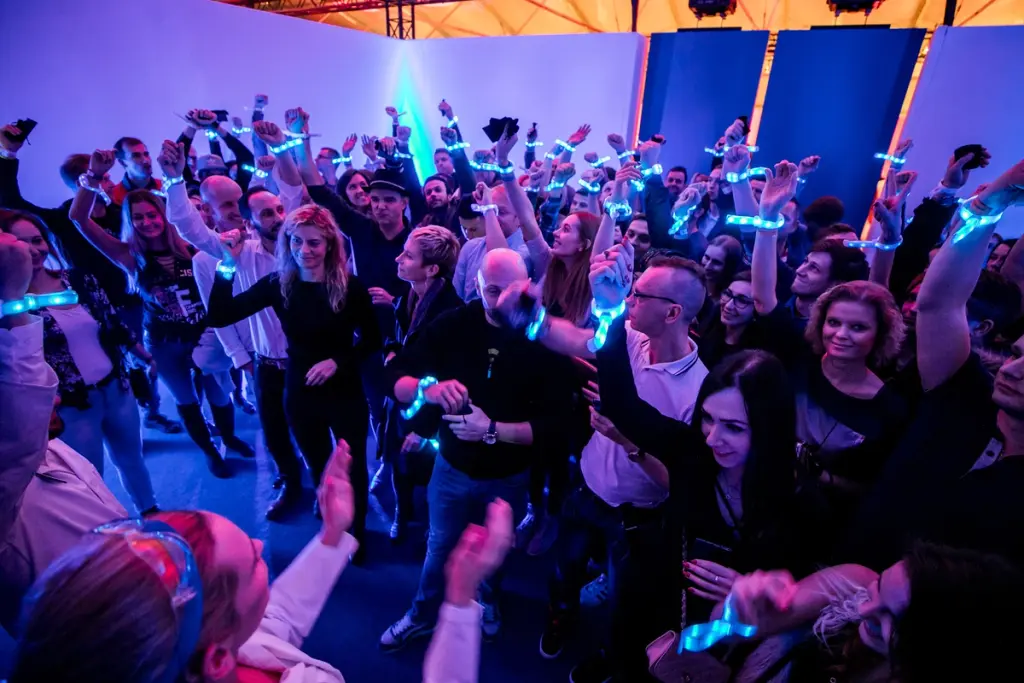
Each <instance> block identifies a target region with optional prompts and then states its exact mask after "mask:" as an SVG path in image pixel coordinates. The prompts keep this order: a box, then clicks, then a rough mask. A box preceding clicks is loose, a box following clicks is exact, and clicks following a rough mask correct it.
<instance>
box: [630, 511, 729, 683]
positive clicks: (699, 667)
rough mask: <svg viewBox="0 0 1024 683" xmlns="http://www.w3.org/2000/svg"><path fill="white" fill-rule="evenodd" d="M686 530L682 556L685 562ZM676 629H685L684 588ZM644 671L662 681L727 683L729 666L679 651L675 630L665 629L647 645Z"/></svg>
mask: <svg viewBox="0 0 1024 683" xmlns="http://www.w3.org/2000/svg"><path fill="white" fill-rule="evenodd" d="M686 556H687V552H686V530H685V529H684V530H683V557H682V561H683V562H686ZM680 571H682V567H680ZM680 613H681V615H682V617H681V619H680V622H679V631H680V633H682V630H683V629H684V628H686V590H685V589H684V590H683V591H682V598H681V612H680ZM647 662H648V671H650V672H651V675H652V676H654V677H655V678H657V679H658V680H659V681H661V682H662V683H691V682H692V683H728V681H729V679H730V678H732V667H730V666H729V665H728V664H725V663H724V662H722V661H721V660H719V659H718V658H716V657H715V656H713V655H711V654H710V653H708V652H689V651H686V650H683V651H682V652H680V651H679V633H676V632H675V631H666V632H665V633H663V634H662V635H660V636H659V637H658V638H657V639H656V640H655V641H654V642H652V643H651V644H650V645H648V646H647Z"/></svg>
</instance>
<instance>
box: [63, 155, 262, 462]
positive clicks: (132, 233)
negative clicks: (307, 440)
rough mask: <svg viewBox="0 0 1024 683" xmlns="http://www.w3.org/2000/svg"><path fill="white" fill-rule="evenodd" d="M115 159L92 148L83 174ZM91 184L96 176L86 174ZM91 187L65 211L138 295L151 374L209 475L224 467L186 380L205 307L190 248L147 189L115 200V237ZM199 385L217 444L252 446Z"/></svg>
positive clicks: (209, 382) (229, 412) (224, 405)
mask: <svg viewBox="0 0 1024 683" xmlns="http://www.w3.org/2000/svg"><path fill="white" fill-rule="evenodd" d="M113 163H114V152H113V151H112V150H107V151H103V150H96V151H95V152H93V154H92V157H91V158H90V160H89V174H88V176H87V177H89V178H93V177H97V178H102V177H103V174H104V173H106V172H107V170H109V169H110V167H111V166H112V165H113ZM89 182H91V183H94V182H96V181H93V180H90V181H89ZM95 198H96V193H95V188H93V189H88V188H84V187H83V188H80V189H79V191H78V193H77V194H76V195H75V199H74V201H73V202H72V204H71V210H70V213H69V215H70V217H71V220H73V221H74V222H75V224H76V225H77V226H78V229H79V230H80V231H81V232H82V234H83V235H84V236H85V238H86V239H88V240H89V241H90V242H91V243H92V245H93V246H94V247H96V249H98V250H99V251H100V252H101V253H102V254H103V255H104V256H106V257H107V258H108V259H110V260H111V261H113V262H114V263H115V264H117V265H118V266H120V267H121V268H122V269H123V270H124V271H125V273H127V274H128V283H129V288H130V289H131V290H132V291H135V292H138V293H139V294H140V295H141V296H142V299H143V309H144V319H143V323H142V325H143V330H144V338H145V342H144V343H145V345H146V348H147V350H148V351H149V352H150V353H151V354H152V355H153V358H154V359H155V360H156V366H157V373H158V375H159V376H160V379H162V380H163V381H164V384H166V385H167V388H168V390H170V392H171V395H172V396H173V397H174V402H175V403H177V404H178V414H179V415H181V419H182V422H184V423H185V429H186V430H187V431H188V434H189V436H190V437H192V441H194V442H195V444H196V445H197V446H199V448H200V449H201V450H202V451H203V454H204V455H205V456H206V461H207V465H208V466H209V468H210V471H211V472H213V474H214V476H217V477H229V476H231V472H230V470H229V469H228V467H227V463H226V462H225V461H224V457H223V456H222V455H221V453H220V450H218V448H217V447H216V446H215V445H214V443H213V441H212V440H211V438H210V430H209V428H208V427H207V425H206V419H205V418H204V417H203V413H202V409H201V406H200V403H199V395H198V393H197V392H196V388H195V386H194V384H193V381H192V367H193V362H192V352H193V351H194V350H195V348H196V345H197V344H198V343H199V338H200V337H201V336H202V334H203V331H204V330H205V329H206V309H205V308H204V307H203V302H202V299H201V298H200V296H199V289H198V287H197V285H196V281H195V278H194V277H193V276H192V257H193V256H194V255H195V250H194V249H193V248H192V247H190V246H189V245H188V244H187V243H186V242H185V241H184V240H183V239H182V238H181V236H180V235H178V232H177V230H175V229H174V228H173V226H171V224H170V223H169V222H168V221H167V214H166V211H165V208H164V202H163V200H162V199H160V198H159V197H157V196H156V195H154V194H153V193H152V192H149V191H148V190H132V191H131V192H129V193H128V194H127V195H126V196H125V200H124V204H123V205H122V212H123V217H122V220H121V238H120V239H118V238H117V237H115V236H114V235H111V234H110V233H109V232H107V231H106V230H104V229H103V228H102V227H101V226H100V225H98V224H97V223H96V222H95V221H94V220H93V219H92V215H91V211H92V203H93V201H94V200H95ZM202 384H203V389H204V393H205V394H206V399H207V401H208V402H209V403H210V407H211V410H212V412H213V419H214V423H215V424H216V425H217V428H218V430H219V431H220V433H221V438H222V440H223V442H224V445H225V446H227V447H228V448H230V449H231V450H234V451H236V452H239V453H241V454H243V455H246V456H251V455H252V454H253V453H252V448H251V447H250V446H249V445H248V444H245V443H244V442H242V441H241V440H240V439H238V437H236V436H235V433H234V406H233V405H232V404H231V398H230V396H228V394H227V393H226V392H225V391H224V390H223V389H222V388H221V386H220V384H219V383H218V382H217V380H216V378H214V377H212V376H209V375H204V376H203V380H202Z"/></svg>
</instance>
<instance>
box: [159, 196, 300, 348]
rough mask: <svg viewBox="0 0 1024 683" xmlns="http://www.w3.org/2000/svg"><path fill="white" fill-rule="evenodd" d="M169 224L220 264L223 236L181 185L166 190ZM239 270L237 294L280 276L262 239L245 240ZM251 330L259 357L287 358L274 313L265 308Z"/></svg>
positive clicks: (252, 318)
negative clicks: (208, 221) (206, 219)
mask: <svg viewBox="0 0 1024 683" xmlns="http://www.w3.org/2000/svg"><path fill="white" fill-rule="evenodd" d="M167 220H169V221H170V222H171V223H172V224H173V225H174V227H176V228H177V229H178V233H180V234H181V236H182V238H183V239H184V240H185V241H186V242H188V243H189V244H191V245H192V246H194V247H195V248H196V249H198V250H199V251H203V252H206V253H207V254H209V255H210V256H212V257H213V258H214V261H215V262H216V261H220V260H221V257H222V255H223V252H222V251H221V247H220V236H218V235H217V233H216V232H214V231H213V230H210V228H208V227H206V223H205V222H204V221H203V217H202V216H200V215H199V212H198V211H196V208H195V207H194V206H192V202H191V201H189V198H188V194H187V192H186V191H185V187H184V186H183V185H182V184H181V183H178V184H177V185H173V186H171V188H170V189H168V190H167ZM237 265H238V270H237V271H236V273H235V284H234V285H233V286H234V287H235V288H236V289H235V292H236V293H237V292H244V291H245V290H247V289H249V288H250V287H252V286H253V285H254V284H256V282H257V281H258V280H260V279H261V278H263V277H264V276H265V275H269V274H270V273H274V272H277V258H276V257H275V255H274V254H273V253H271V252H269V251H267V250H266V249H264V248H263V241H262V240H259V239H250V240H246V242H245V244H244V245H243V246H242V253H241V254H240V255H239V256H238V263H237ZM199 289H200V292H203V291H205V292H206V293H207V295H208V294H209V289H206V288H204V287H202V286H200V287H199ZM248 323H249V329H250V332H251V334H252V342H253V346H254V347H255V351H256V353H258V354H259V355H261V356H265V357H266V358H278V359H283V358H287V357H288V341H287V340H286V339H285V337H284V331H283V330H282V329H281V321H280V320H278V319H277V314H276V313H274V309H272V308H270V307H269V306H268V307H267V308H264V309H263V310H262V311H259V312H257V313H256V314H255V315H253V316H250V317H249V318H248Z"/></svg>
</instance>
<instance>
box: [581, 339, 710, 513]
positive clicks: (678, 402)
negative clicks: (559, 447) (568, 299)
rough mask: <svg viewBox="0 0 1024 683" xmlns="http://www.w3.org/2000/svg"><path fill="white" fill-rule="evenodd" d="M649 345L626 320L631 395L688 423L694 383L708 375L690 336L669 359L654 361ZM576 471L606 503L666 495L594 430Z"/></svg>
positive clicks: (646, 503) (643, 501) (638, 502)
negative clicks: (681, 352)
mask: <svg viewBox="0 0 1024 683" xmlns="http://www.w3.org/2000/svg"><path fill="white" fill-rule="evenodd" d="M650 344H651V342H650V339H648V338H647V336H646V335H643V334H641V333H639V332H637V331H635V330H634V329H633V328H632V327H630V325H629V323H628V322H627V323H626V346H627V347H628V349H629V364H630V366H632V368H633V382H634V383H635V384H636V391H637V394H639V396H640V398H641V400H643V401H646V402H647V403H650V404H651V405H652V406H654V407H655V408H657V409H658V412H660V413H661V414H662V415H667V416H669V417H674V418H675V419H677V420H682V421H684V422H689V421H690V419H691V418H692V417H693V407H694V404H696V402H697V393H698V392H699V391H700V385H701V384H703V382H704V378H705V377H707V374H708V369H707V368H706V367H704V363H702V362H701V360H700V358H698V357H697V344H696V342H694V341H693V340H692V339H690V352H689V353H688V354H687V355H685V356H683V357H682V358H680V359H679V360H676V361H672V362H671V363H654V364H652V363H651V353H650ZM580 470H581V471H582V472H583V479H584V481H586V482H587V486H589V487H590V490H591V491H593V492H594V493H595V494H597V496H598V497H599V498H601V500H603V501H604V502H606V503H608V505H611V506H612V507H618V506H620V505H623V504H626V503H629V504H632V505H635V506H637V507H655V506H657V505H660V504H661V503H662V502H664V500H665V499H666V498H668V491H667V490H666V489H663V488H662V487H661V486H659V485H658V484H657V483H656V482H655V481H654V480H653V479H651V478H650V477H649V476H648V475H647V473H646V472H644V470H643V468H642V467H640V465H639V464H638V463H635V462H633V461H631V460H630V459H629V457H628V455H627V453H626V449H625V448H623V447H622V446H620V445H619V444H617V443H615V442H614V441H612V440H611V439H609V438H608V437H606V436H604V435H603V434H600V433H598V432H594V436H593V437H591V439H590V441H589V442H588V443H587V445H586V446H584V447H583V454H582V455H581V456H580Z"/></svg>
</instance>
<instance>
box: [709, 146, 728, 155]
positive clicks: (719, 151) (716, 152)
mask: <svg viewBox="0 0 1024 683" xmlns="http://www.w3.org/2000/svg"><path fill="white" fill-rule="evenodd" d="M704 151H705V152H707V153H708V154H710V155H711V156H713V157H724V156H725V150H724V149H715V148H714V147H705V148H704Z"/></svg>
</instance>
